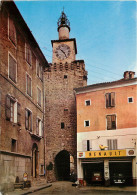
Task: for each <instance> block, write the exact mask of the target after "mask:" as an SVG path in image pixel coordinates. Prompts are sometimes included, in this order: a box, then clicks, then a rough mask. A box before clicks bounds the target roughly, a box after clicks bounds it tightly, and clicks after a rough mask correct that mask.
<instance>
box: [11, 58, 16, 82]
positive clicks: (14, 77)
mask: <svg viewBox="0 0 137 195" xmlns="http://www.w3.org/2000/svg"><path fill="white" fill-rule="evenodd" d="M9 78H10V79H11V80H12V81H14V82H16V61H15V60H14V59H13V57H12V56H11V55H9Z"/></svg>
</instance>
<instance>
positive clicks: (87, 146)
mask: <svg viewBox="0 0 137 195" xmlns="http://www.w3.org/2000/svg"><path fill="white" fill-rule="evenodd" d="M82 150H83V151H91V150H92V140H83V141H82Z"/></svg>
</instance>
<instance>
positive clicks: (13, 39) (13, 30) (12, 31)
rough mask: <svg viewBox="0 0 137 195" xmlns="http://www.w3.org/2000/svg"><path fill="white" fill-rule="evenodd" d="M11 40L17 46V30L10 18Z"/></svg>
mask: <svg viewBox="0 0 137 195" xmlns="http://www.w3.org/2000/svg"><path fill="white" fill-rule="evenodd" d="M9 38H10V40H11V41H12V42H13V43H14V44H16V30H15V26H14V22H13V20H11V18H9Z"/></svg>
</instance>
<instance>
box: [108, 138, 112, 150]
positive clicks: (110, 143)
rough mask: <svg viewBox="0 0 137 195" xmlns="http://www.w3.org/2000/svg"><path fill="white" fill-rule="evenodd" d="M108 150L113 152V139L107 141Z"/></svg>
mask: <svg viewBox="0 0 137 195" xmlns="http://www.w3.org/2000/svg"><path fill="white" fill-rule="evenodd" d="M107 145H108V150H112V142H111V139H108V140H107Z"/></svg>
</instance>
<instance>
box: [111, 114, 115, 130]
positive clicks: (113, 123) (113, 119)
mask: <svg viewBox="0 0 137 195" xmlns="http://www.w3.org/2000/svg"><path fill="white" fill-rule="evenodd" d="M111 121H112V122H111V123H112V129H116V115H111Z"/></svg>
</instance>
